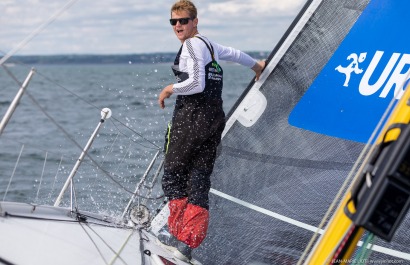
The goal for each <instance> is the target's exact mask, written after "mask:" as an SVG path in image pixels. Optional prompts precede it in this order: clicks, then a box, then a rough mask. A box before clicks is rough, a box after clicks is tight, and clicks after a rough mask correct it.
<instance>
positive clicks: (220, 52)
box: [173, 34, 256, 95]
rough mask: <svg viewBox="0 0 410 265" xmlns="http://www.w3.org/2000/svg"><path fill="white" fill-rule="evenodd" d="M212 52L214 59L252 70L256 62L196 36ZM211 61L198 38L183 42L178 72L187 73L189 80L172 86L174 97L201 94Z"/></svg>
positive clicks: (228, 48) (238, 51) (243, 54)
mask: <svg viewBox="0 0 410 265" xmlns="http://www.w3.org/2000/svg"><path fill="white" fill-rule="evenodd" d="M196 36H199V37H201V38H202V39H204V40H205V41H207V42H208V44H211V45H212V47H213V50H214V57H215V60H216V61H217V62H219V60H223V61H230V62H235V63H239V64H241V65H243V66H246V67H249V68H252V67H253V66H254V65H255V63H256V60H255V59H253V58H252V57H251V56H249V55H248V54H246V53H244V52H242V51H240V50H236V49H234V48H231V47H225V46H223V45H220V44H218V43H215V42H212V41H209V40H208V39H207V38H206V37H204V36H202V35H200V34H198V35H196ZM211 61H212V56H211V54H210V52H209V50H208V48H207V47H206V45H205V43H204V42H203V41H202V40H201V39H199V38H195V37H193V38H190V39H187V40H185V42H184V43H183V45H182V51H181V55H180V58H179V71H181V72H185V73H188V76H189V78H188V79H187V80H185V81H183V82H181V83H176V84H174V85H173V92H174V94H176V95H192V94H196V93H201V92H202V91H204V89H205V66H206V65H207V64H208V63H209V62H211Z"/></svg>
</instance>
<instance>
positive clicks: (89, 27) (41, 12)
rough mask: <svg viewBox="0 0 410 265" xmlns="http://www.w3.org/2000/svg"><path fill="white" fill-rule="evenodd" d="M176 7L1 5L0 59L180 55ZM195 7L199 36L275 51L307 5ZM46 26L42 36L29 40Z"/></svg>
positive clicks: (45, 0)
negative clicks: (175, 29) (173, 22)
mask: <svg viewBox="0 0 410 265" xmlns="http://www.w3.org/2000/svg"><path fill="white" fill-rule="evenodd" d="M174 2H175V0H155V1H147V0H98V1H96V0H1V1H0V13H1V16H0V54H4V53H10V52H12V53H13V54H16V55H51V54H135V53H155V52H176V51H177V50H178V48H179V46H180V45H181V43H180V42H179V40H178V39H177V38H176V37H175V35H174V33H173V31H172V27H171V25H170V24H169V21H168V20H169V18H170V8H171V6H172V4H173V3H174ZM193 2H194V4H195V5H196V7H197V9H198V19H199V25H198V30H199V33H201V34H203V35H205V36H206V37H208V38H210V39H212V40H213V41H215V42H218V43H220V44H222V45H225V46H231V47H234V48H237V49H240V50H242V51H271V50H272V49H273V48H274V46H275V44H276V43H277V42H278V41H279V39H280V38H281V37H282V35H283V34H284V33H285V31H286V29H287V28H288V27H289V25H290V24H291V23H292V21H293V19H294V18H295V16H296V15H297V14H298V12H299V11H300V9H301V8H302V7H303V5H304V4H305V3H306V0H193ZM67 3H71V4H72V5H71V6H69V7H67V8H65V9H64V12H63V13H61V15H59V16H58V17H56V19H55V20H54V21H53V22H52V23H51V24H48V23H46V22H47V21H50V20H51V18H52V17H53V15H54V14H56V13H58V11H59V10H62V9H63V7H64V6H67ZM45 24H47V26H45V27H43V30H42V31H40V32H39V33H38V34H35V35H33V36H31V35H30V34H32V33H33V32H37V29H38V28H39V27H41V25H45ZM30 36H31V37H30ZM27 38H28V39H29V41H28V39H27ZM26 42H27V43H26Z"/></svg>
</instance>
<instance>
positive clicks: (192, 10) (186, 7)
mask: <svg viewBox="0 0 410 265" xmlns="http://www.w3.org/2000/svg"><path fill="white" fill-rule="evenodd" d="M183 11H187V12H188V13H189V16H190V17H191V18H192V19H194V18H196V16H197V10H196V7H195V5H194V3H192V2H191V1H189V0H179V1H178V2H176V3H175V4H174V5H173V6H172V7H171V15H172V12H175V13H180V12H183Z"/></svg>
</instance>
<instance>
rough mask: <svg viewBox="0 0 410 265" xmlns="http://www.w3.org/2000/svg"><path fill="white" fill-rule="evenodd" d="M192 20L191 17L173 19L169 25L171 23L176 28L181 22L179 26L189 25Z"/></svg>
mask: <svg viewBox="0 0 410 265" xmlns="http://www.w3.org/2000/svg"><path fill="white" fill-rule="evenodd" d="M190 20H192V18H190V17H184V18H171V19H170V20H169V23H171V25H172V26H175V25H176V24H177V22H178V21H179V24H181V25H186V24H188V22H189V21H190Z"/></svg>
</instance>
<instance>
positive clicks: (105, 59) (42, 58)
mask: <svg viewBox="0 0 410 265" xmlns="http://www.w3.org/2000/svg"><path fill="white" fill-rule="evenodd" d="M246 53H248V54H249V55H251V56H252V57H253V58H255V59H259V60H260V59H266V58H267V57H268V56H269V52H246ZM175 55H176V53H147V54H112V55H98V54H72V55H67V54H63V55H15V56H13V57H11V58H10V59H9V60H8V61H7V63H12V64H19V63H23V64H30V65H33V64H146V63H153V64H155V63H169V62H173V61H174V59H175Z"/></svg>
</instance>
